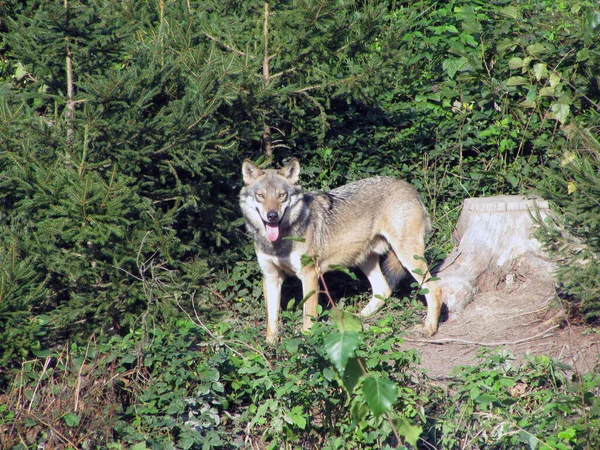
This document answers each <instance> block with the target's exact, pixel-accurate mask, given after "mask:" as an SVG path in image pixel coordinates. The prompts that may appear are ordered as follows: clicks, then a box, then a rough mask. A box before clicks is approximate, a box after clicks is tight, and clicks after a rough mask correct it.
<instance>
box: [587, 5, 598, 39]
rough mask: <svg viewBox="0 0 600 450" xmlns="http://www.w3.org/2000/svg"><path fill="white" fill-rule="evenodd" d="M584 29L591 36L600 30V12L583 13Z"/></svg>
mask: <svg viewBox="0 0 600 450" xmlns="http://www.w3.org/2000/svg"><path fill="white" fill-rule="evenodd" d="M585 27H586V28H587V29H588V31H589V32H590V33H592V34H595V33H596V32H598V30H599V29H600V12H599V11H593V10H590V11H588V12H586V13H585Z"/></svg>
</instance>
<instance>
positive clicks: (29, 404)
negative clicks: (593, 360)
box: [0, 308, 600, 450]
mask: <svg viewBox="0 0 600 450" xmlns="http://www.w3.org/2000/svg"><path fill="white" fill-rule="evenodd" d="M333 314H334V310H332V311H331V312H330V313H329V314H327V313H325V316H329V320H321V321H319V322H317V323H316V324H315V326H314V327H313V331H312V333H310V334H300V333H297V332H294V330H293V327H294V325H295V324H299V323H300V322H301V320H300V312H299V311H297V310H296V309H295V308H292V309H290V310H287V311H285V312H284V313H283V320H284V323H285V324H287V326H286V330H285V332H284V335H283V336H282V337H281V340H280V341H279V343H278V344H277V345H275V346H271V345H268V344H267V343H266V342H265V341H264V339H263V337H262V333H263V330H261V329H259V328H257V327H246V328H244V329H241V328H239V327H238V325H237V324H232V322H231V321H228V320H222V321H217V322H213V323H210V324H208V323H204V322H203V321H202V320H201V319H200V318H199V317H198V316H195V315H194V313H193V312H191V313H190V315H189V316H188V318H187V319H185V320H180V321H179V322H178V323H177V327H176V329H173V330H170V331H168V332H167V331H163V330H160V329H158V328H154V329H152V330H151V331H149V332H148V334H147V335H146V336H145V337H144V336H142V333H141V332H137V333H132V334H128V335H126V336H124V337H122V338H121V337H118V338H117V337H116V338H113V339H112V340H111V341H110V342H108V343H104V344H101V343H98V342H96V340H95V339H93V338H92V339H90V340H89V342H88V344H87V345H86V346H78V345H75V344H71V345H66V346H64V347H62V348H58V349H55V350H54V351H52V352H46V353H44V354H40V356H39V358H37V359H34V360H31V361H27V362H24V363H23V365H22V369H21V371H20V372H19V373H18V374H17V375H16V377H15V379H14V380H13V382H12V384H11V386H10V389H8V390H7V391H6V393H5V394H3V395H2V396H1V397H0V404H1V405H2V406H0V447H1V448H6V449H33V448H40V446H45V447H46V448H69V449H87V448H110V449H125V448H131V449H136V450H140V449H163V448H183V449H190V448H198V449H199V448H202V449H210V448H221V449H234V448H248V449H249V448H261V449H263V448H270V449H275V448H307V449H311V448H313V449H317V448H318V449H372V448H378V449H380V448H416V447H418V448H424V449H425V448H427V449H431V448H437V449H442V448H443V449H446V448H474V449H475V448H477V449H479V448H481V449H483V448H486V449H505V448H524V449H525V448H527V449H544V450H550V449H593V448H598V445H600V436H599V432H598V430H599V429H600V375H599V374H598V373H597V372H596V373H588V374H574V375H573V373H572V371H571V370H569V368H567V367H566V366H564V365H562V364H560V363H558V362H556V361H553V360H551V359H549V358H547V357H536V358H531V359H529V360H527V361H526V362H525V363H523V364H520V365H517V364H515V363H514V361H513V359H511V357H510V355H509V354H508V353H505V352H502V351H500V352H492V351H482V353H481V355H480V359H479V362H478V363H477V365H475V366H473V367H459V368H457V370H456V372H455V373H454V374H453V376H452V379H451V382H450V385H449V386H448V388H442V387H440V386H439V385H436V384H434V383H432V382H430V381H429V380H428V378H427V377H426V376H425V375H423V374H421V373H420V372H419V371H418V370H416V369H415V365H416V363H417V362H418V360H419V356H418V354H417V353H416V352H415V351H404V350H400V349H399V348H398V346H399V344H400V343H401V342H402V338H401V332H399V330H398V325H397V321H396V320H394V318H393V316H392V315H388V316H387V317H385V318H383V319H380V320H373V321H372V322H371V323H370V326H369V327H368V329H367V330H366V331H361V332H357V337H358V341H357V344H358V345H357V346H356V347H355V350H354V352H353V353H352V355H351V356H350V357H349V358H348V365H347V366H346V367H345V371H346V372H345V373H344V372H342V371H340V370H339V366H338V364H337V361H336V359H335V356H333V357H332V354H331V351H330V350H328V340H329V341H330V340H331V337H332V335H334V334H335V333H339V332H340V328H339V326H340V325H339V319H334V318H333V317H332V316H333ZM343 320H346V325H348V324H349V323H350V322H349V319H348V318H345V319H343ZM354 368H356V369H357V371H354ZM363 370H364V371H365V373H362V371H363ZM357 373H359V375H356V374H357ZM368 377H373V378H374V379H376V380H377V383H379V384H377V388H378V389H379V390H380V391H382V393H380V394H378V395H380V398H379V400H380V402H381V404H380V405H375V407H373V405H372V404H370V403H369V400H368V399H369V396H371V398H372V396H373V394H372V393H369V394H368V395H366V394H367V389H368V387H367V379H368ZM386 389H391V393H390V391H387V393H386V391H385V390H386ZM386 402H388V403H387V404H386ZM382 405H383V406H382ZM373 408H382V409H380V410H378V411H377V410H374V409H373ZM411 442H412V445H411V444H410V443H411Z"/></svg>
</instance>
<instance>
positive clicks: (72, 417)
mask: <svg viewBox="0 0 600 450" xmlns="http://www.w3.org/2000/svg"><path fill="white" fill-rule="evenodd" d="M63 420H64V421H65V423H66V424H67V426H68V427H69V428H75V427H78V426H79V422H80V419H79V416H78V415H77V414H74V413H67V414H65V415H64V416H63Z"/></svg>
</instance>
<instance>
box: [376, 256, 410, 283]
mask: <svg viewBox="0 0 600 450" xmlns="http://www.w3.org/2000/svg"><path fill="white" fill-rule="evenodd" d="M382 268H383V273H384V275H385V277H386V279H387V282H388V284H389V285H390V287H391V288H392V289H394V288H396V287H397V286H398V284H399V283H400V282H401V281H402V280H403V279H404V278H406V276H407V275H408V272H407V271H406V268H405V267H404V266H403V265H402V263H401V262H400V260H399V259H398V257H397V256H396V254H395V253H394V252H393V251H390V252H388V254H387V255H386V256H385V258H384V260H383V264H382Z"/></svg>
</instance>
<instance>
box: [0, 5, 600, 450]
mask: <svg viewBox="0 0 600 450" xmlns="http://www.w3.org/2000/svg"><path fill="white" fill-rule="evenodd" d="M265 4H266V2H257V1H255V0H244V1H236V2H232V1H213V0H208V1H203V2H181V1H179V2H164V1H141V0H129V1H125V2H109V1H104V0H99V1H96V2H92V3H90V2H81V1H78V0H70V1H69V2H54V3H53V2H38V1H29V2H23V1H14V0H9V1H5V2H2V4H0V367H2V371H1V372H0V389H3V390H5V392H4V393H2V394H0V395H1V396H2V397H0V398H1V399H2V401H0V405H1V406H0V418H1V419H0V426H1V427H2V433H0V439H3V441H2V442H1V446H2V447H3V448H4V447H7V448H12V447H13V446H16V445H20V446H21V448H23V447H26V446H29V447H31V448H34V447H37V446H38V445H46V444H47V445H48V446H61V445H62V446H70V447H73V448H80V447H83V446H84V444H85V445H86V446H93V445H96V444H97V445H98V446H106V447H108V448H127V447H129V448H135V449H142V448H144V449H145V448H158V447H170V446H177V447H182V448H235V447H243V446H244V445H246V446H248V445H251V446H252V445H254V444H256V446H263V447H267V446H270V447H271V448H277V447H278V446H284V447H285V446H286V445H287V446H294V445H296V446H297V445H301V446H303V447H305V448H310V447H313V448H330V449H342V448H348V449H350V448H353V449H354V448H386V446H387V447H392V446H394V445H399V444H400V440H401V439H400V437H402V439H404V440H405V441H406V442H408V443H410V444H413V447H414V446H415V445H414V444H415V443H417V439H421V440H425V441H426V443H422V444H419V445H423V446H427V445H431V446H433V447H436V448H452V447H457V446H461V447H463V446H473V445H476V446H479V447H480V448H484V447H489V448H501V447H503V448H508V447H529V448H585V440H587V441H589V442H590V444H589V445H588V448H591V447H590V445H595V444H597V440H598V436H597V432H595V431H594V430H595V429H597V428H598V405H597V402H595V400H594V399H593V398H592V396H593V395H596V397H597V390H598V385H599V381H598V379H597V377H595V376H594V375H586V376H584V377H582V378H581V381H580V382H579V383H578V384H577V383H576V384H571V383H570V382H569V381H568V380H567V379H566V378H564V377H563V378H561V377H559V376H557V375H556V373H557V371H556V367H555V365H553V364H552V363H550V362H548V361H542V360H539V361H533V362H531V363H528V365H526V366H524V367H521V368H516V367H511V368H507V367H506V360H505V359H502V358H500V359H498V358H499V357H494V356H490V357H488V361H487V362H484V363H482V364H483V365H482V366H480V367H478V368H476V369H474V370H473V371H471V370H468V369H465V370H464V371H463V372H461V373H460V374H459V375H457V384H456V385H454V388H455V391H456V392H457V394H456V395H455V396H451V395H445V394H443V393H441V392H440V391H438V390H436V389H434V388H432V387H431V386H429V385H428V384H427V383H424V382H423V380H422V379H421V378H420V377H419V376H418V375H417V374H415V373H414V371H413V370H412V367H411V365H412V364H413V363H414V362H415V360H416V359H417V357H416V355H415V354H413V353H410V352H408V353H407V352H400V351H398V350H397V347H396V344H397V343H398V340H399V338H398V335H397V332H398V325H397V323H394V324H392V317H391V316H390V317H389V318H385V319H383V320H382V321H380V322H378V323H376V324H369V327H368V329H367V330H366V331H362V329H361V328H362V327H361V326H360V324H357V323H356V322H353V319H352V318H351V316H350V315H343V314H342V315H341V316H340V317H341V318H337V319H335V317H334V316H332V318H334V319H335V320H337V323H336V327H337V328H336V329H334V330H332V327H330V326H325V325H322V324H320V323H319V324H317V325H316V326H315V330H314V332H313V334H312V335H305V336H299V335H297V334H295V333H294V330H292V329H291V327H292V325H291V324H293V323H297V322H298V321H299V319H298V317H297V316H296V314H295V313H294V312H291V311H287V312H285V314H287V316H288V318H287V320H286V323H287V326H288V328H290V329H288V330H286V332H285V335H284V337H283V338H282V341H281V343H280V345H278V346H277V347H269V346H266V345H265V344H264V343H263V341H262V338H261V337H260V336H261V335H260V331H259V329H260V326H259V324H262V323H263V322H264V319H263V317H262V315H260V313H258V312H257V311H262V306H261V301H262V300H261V296H262V294H261V292H260V291H261V288H260V282H259V270H258V268H257V265H256V263H255V261H254V256H253V254H252V248H251V244H250V243H249V242H247V240H246V239H245V238H244V236H243V234H242V233H241V232H240V231H239V227H240V225H241V221H240V220H239V212H238V211H237V207H236V204H237V198H236V196H237V192H238V191H239V187H240V183H241V182H240V176H239V162H240V161H241V160H242V159H243V158H244V157H253V158H256V157H257V155H259V154H260V155H261V157H262V158H263V160H264V162H265V163H266V164H269V163H271V162H273V163H279V162H281V161H283V160H284V159H285V158H287V157H289V156H292V155H293V156H296V157H298V158H299V159H300V160H301V162H302V165H303V183H304V184H305V185H306V186H307V187H308V188H311V189H312V188H315V189H328V188H332V187H336V186H338V185H340V184H343V183H346V182H347V181H350V180H354V179H358V178H364V177H367V176H371V175H392V176H398V177H401V178H404V179H407V180H408V181H410V182H411V183H412V184H414V185H415V186H416V187H417V188H418V189H419V190H420V191H421V192H422V194H423V197H424V199H425V201H426V204H427V206H428V208H429V210H430V211H431V213H432V215H433V218H434V222H435V224H436V227H437V228H438V233H436V234H435V237H434V242H433V248H432V249H431V251H430V254H431V255H433V256H434V257H435V255H437V254H439V253H443V252H444V251H447V250H449V246H450V245H451V244H450V243H451V240H450V238H449V237H450V233H451V230H452V228H453V225H454V220H455V219H456V216H457V214H458V209H459V205H460V202H461V201H462V199H463V198H464V197H467V196H477V195H492V194H499V193H502V194H510V193H527V192H529V190H531V189H535V188H541V190H542V191H543V194H544V195H545V196H547V197H548V198H549V199H550V200H551V201H552V202H553V203H554V204H555V205H557V206H558V208H559V210H560V212H561V213H562V214H563V215H562V218H560V219H557V223H556V224H555V226H553V227H552V226H549V227H548V228H547V230H546V233H547V240H546V244H547V246H548V248H550V249H553V250H556V252H557V253H556V254H557V255H561V257H562V258H564V259H563V261H564V262H565V264H562V265H561V266H560V269H559V273H558V276H559V279H560V280H561V281H562V284H563V290H564V292H565V293H566V294H567V296H568V297H569V298H571V299H573V304H574V305H579V306H580V309H581V310H582V312H583V313H584V314H585V315H586V316H587V317H588V318H589V319H594V318H596V317H598V311H599V310H600V309H599V307H598V297H599V296H598V285H597V281H596V280H598V279H600V277H599V276H598V275H600V273H599V272H598V264H597V263H598V261H597V259H598V258H597V256H598V251H599V249H598V235H599V228H598V223H600V221H599V220H598V214H597V211H598V210H599V208H598V207H597V203H598V202H597V201H598V198H600V193H598V189H597V187H598V182H597V181H598V176H597V175H598V169H599V168H598V149H597V140H598V139H597V126H598V121H597V115H598V109H599V106H598V105H599V104H600V95H599V90H598V81H599V80H598V75H597V74H598V73H599V62H598V61H600V58H598V56H599V54H598V53H599V50H598V40H599V36H600V33H599V31H600V26H599V24H600V12H599V11H598V6H597V4H596V3H595V2H592V1H588V0H583V1H581V2H566V1H559V2H556V1H550V0H532V1H527V2H524V1H517V2H514V1H513V2H510V1H505V0H494V1H492V2H487V3H485V2H480V1H476V0H450V1H446V2H428V1H416V2H409V3H406V2H404V3H402V2H400V3H399V2H355V1H350V0H348V1H346V0H342V1H337V2H323V1H304V2H268V8H269V9H268V15H267V16H266V15H265ZM265 26H266V31H267V33H266V34H265ZM267 68H268V71H266V69H267ZM269 145H270V150H272V155H269V154H267V153H268V150H269V148H268V146H269ZM565 149H569V150H568V152H567V151H566V150H565ZM565 242H566V243H567V244H568V245H567V247H566V248H567V249H568V252H567V254H565V253H564V248H565V247H564V245H563V244H564V243H565ZM344 283H345V281H344ZM403 306H404V304H403ZM182 311H188V312H190V314H192V315H193V317H194V321H190V320H189V318H187V317H185V316H183V315H182V314H183V313H182ZM290 316H291V317H290ZM204 323H206V324H208V325H206V326H205V325H204ZM357 325H358V326H357ZM90 336H95V339H97V342H92V341H90V340H89V337H90ZM88 343H89V346H88ZM48 349H51V350H48ZM61 349H63V350H61ZM67 355H68V357H67ZM36 358H39V359H36ZM486 364H487V365H486ZM91 380H97V381H99V383H97V384H95V385H92V384H90V385H89V386H90V388H89V391H86V392H85V393H84V390H82V389H80V390H77V386H78V385H79V386H81V384H78V383H79V382H84V381H91ZM9 384H10V387H9ZM522 385H523V386H525V389H526V392H527V393H529V394H531V395H527V396H518V395H517V394H516V393H515V392H517V391H515V389H516V388H520V387H521V386H522ZM93 386H96V388H97V390H94V389H96V388H94V387H93ZM511 390H512V391H511ZM507 392H508V393H509V394H510V392H513V393H514V395H513V394H510V395H509V394H507ZM83 394H85V395H83ZM78 396H79V397H78ZM77 398H79V399H82V401H84V402H85V405H86V408H83V404H78V403H77V400H76V399H77ZM45 405H56V407H55V410H52V411H51V410H49V409H47V408H46V406H45ZM456 412H458V413H459V417H460V418H461V420H462V422H457V421H456V419H455V416H454V414H455V413H456ZM465 422H467V423H468V424H469V426H468V427H466V428H465ZM421 428H422V429H424V430H426V431H425V433H424V434H421V435H420V437H419V433H420V430H421ZM428 429H429V431H430V433H429V434H427V430H428ZM434 432H435V433H434ZM15 433H16V434H15ZM436 433H437V434H436Z"/></svg>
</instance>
